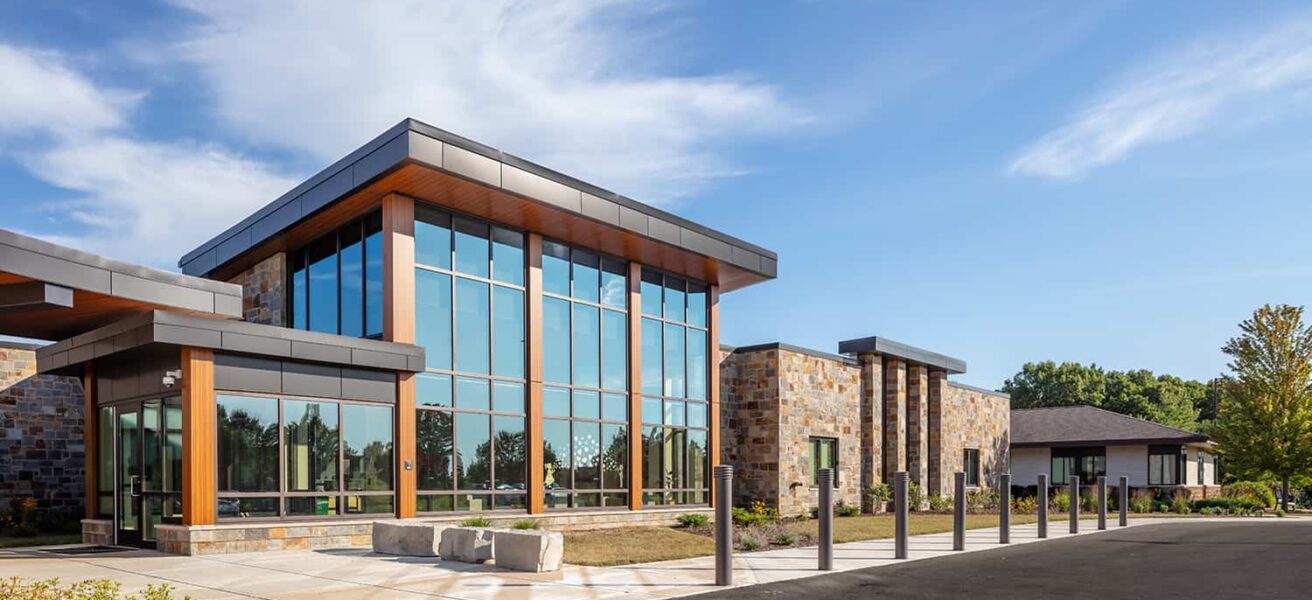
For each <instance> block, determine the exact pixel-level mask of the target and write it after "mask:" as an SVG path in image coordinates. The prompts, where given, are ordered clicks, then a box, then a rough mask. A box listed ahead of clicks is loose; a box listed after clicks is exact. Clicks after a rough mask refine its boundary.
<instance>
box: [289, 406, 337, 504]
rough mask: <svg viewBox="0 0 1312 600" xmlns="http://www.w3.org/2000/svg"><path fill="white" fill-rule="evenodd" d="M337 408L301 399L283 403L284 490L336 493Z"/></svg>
mask: <svg viewBox="0 0 1312 600" xmlns="http://www.w3.org/2000/svg"><path fill="white" fill-rule="evenodd" d="M337 406H338V405H337V404H336V403H328V402H308V401H303V400H286V401H284V402H283V408H282V419H283V434H282V435H283V443H284V444H285V446H286V450H285V451H284V455H285V457H286V458H285V460H286V463H287V466H286V471H285V473H286V475H287V491H290V492H335V491H338V485H337V450H338V444H339V442H338V439H337Z"/></svg>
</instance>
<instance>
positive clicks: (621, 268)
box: [542, 241, 629, 508]
mask: <svg viewBox="0 0 1312 600" xmlns="http://www.w3.org/2000/svg"><path fill="white" fill-rule="evenodd" d="M542 263H543V265H542V270H543V292H544V297H543V301H542V303H543V311H542V312H543V332H542V334H543V379H544V380H545V381H546V382H547V383H548V385H547V387H546V388H545V389H544V390H543V404H544V406H543V409H544V410H543V412H544V414H545V415H546V416H547V418H546V420H545V422H544V424H543V433H544V437H543V452H544V456H545V460H544V469H545V472H544V473H543V476H544V478H543V481H544V486H545V488H546V489H545V490H543V493H544V494H545V498H546V506H547V508H569V507H576V508H588V507H603V506H604V507H619V506H627V505H628V483H627V481H628V479H627V464H628V402H627V395H626V394H627V391H628V352H629V350H628V311H627V310H626V309H627V304H628V294H627V289H628V285H627V281H628V279H627V271H628V266H627V264H626V263H625V262H624V261H621V260H617V259H613V258H610V257H608V256H600V255H597V254H595V253H592V252H588V251H584V250H579V249H574V248H570V247H568V246H566V245H564V244H559V243H555V242H551V241H544V242H543V244H542Z"/></svg>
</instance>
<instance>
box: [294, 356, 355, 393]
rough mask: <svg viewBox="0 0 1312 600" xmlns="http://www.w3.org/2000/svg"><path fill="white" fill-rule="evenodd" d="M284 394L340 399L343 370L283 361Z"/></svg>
mask: <svg viewBox="0 0 1312 600" xmlns="http://www.w3.org/2000/svg"><path fill="white" fill-rule="evenodd" d="M282 393H284V394H292V395H295V396H312V397H319V398H340V397H341V396H342V370H341V369H340V368H338V367H333V366H328V365H317V364H311V363H298V362H292V361H283V363H282Z"/></svg>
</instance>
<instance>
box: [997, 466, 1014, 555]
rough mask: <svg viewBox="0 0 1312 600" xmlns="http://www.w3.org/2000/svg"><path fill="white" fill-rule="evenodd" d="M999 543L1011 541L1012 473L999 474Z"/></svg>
mask: <svg viewBox="0 0 1312 600" xmlns="http://www.w3.org/2000/svg"><path fill="white" fill-rule="evenodd" d="M998 509H999V511H1000V512H999V513H998V543H999V544H1010V543H1011V473H1003V474H1002V475H999V476H998Z"/></svg>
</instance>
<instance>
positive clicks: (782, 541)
mask: <svg viewBox="0 0 1312 600" xmlns="http://www.w3.org/2000/svg"><path fill="white" fill-rule="evenodd" d="M774 543H776V544H779V545H780V546H791V545H793V544H796V543H797V534H796V533H793V532H791V531H782V532H780V533H779V535H776V536H774Z"/></svg>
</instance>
